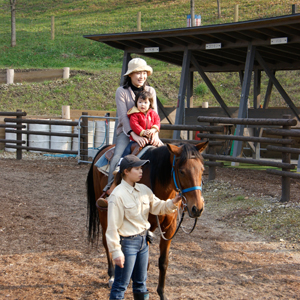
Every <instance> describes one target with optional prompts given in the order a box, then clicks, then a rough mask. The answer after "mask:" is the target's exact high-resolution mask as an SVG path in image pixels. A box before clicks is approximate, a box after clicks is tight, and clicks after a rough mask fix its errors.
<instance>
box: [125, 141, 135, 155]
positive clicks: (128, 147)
mask: <svg viewBox="0 0 300 300" xmlns="http://www.w3.org/2000/svg"><path fill="white" fill-rule="evenodd" d="M133 143H135V141H130V142H129V144H128V145H127V147H126V148H125V150H124V152H123V155H122V157H125V156H126V155H128V154H130V153H131V146H132V144H133Z"/></svg>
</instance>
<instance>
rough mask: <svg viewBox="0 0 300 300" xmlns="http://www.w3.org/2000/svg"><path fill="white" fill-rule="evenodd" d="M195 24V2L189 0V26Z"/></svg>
mask: <svg viewBox="0 0 300 300" xmlns="http://www.w3.org/2000/svg"><path fill="white" fill-rule="evenodd" d="M194 26H195V2H194V0H191V27H194Z"/></svg>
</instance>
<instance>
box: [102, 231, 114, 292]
mask: <svg viewBox="0 0 300 300" xmlns="http://www.w3.org/2000/svg"><path fill="white" fill-rule="evenodd" d="M102 240H103V245H104V248H105V251H106V257H107V263H108V268H107V274H108V276H109V280H108V286H109V287H110V288H111V287H112V285H113V283H114V279H115V268H114V264H113V260H112V256H111V254H110V253H109V251H108V247H107V244H106V238H105V234H104V236H102Z"/></svg>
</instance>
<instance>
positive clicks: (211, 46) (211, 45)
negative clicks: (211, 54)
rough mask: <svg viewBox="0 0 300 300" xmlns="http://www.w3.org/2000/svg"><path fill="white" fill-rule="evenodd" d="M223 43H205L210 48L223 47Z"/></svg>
mask: <svg viewBox="0 0 300 300" xmlns="http://www.w3.org/2000/svg"><path fill="white" fill-rule="evenodd" d="M221 48H222V45H221V43H213V44H205V49H206V50H209V49H221Z"/></svg>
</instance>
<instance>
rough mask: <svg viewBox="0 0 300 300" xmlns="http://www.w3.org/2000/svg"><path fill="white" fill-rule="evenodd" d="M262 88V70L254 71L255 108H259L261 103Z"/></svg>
mask: <svg viewBox="0 0 300 300" xmlns="http://www.w3.org/2000/svg"><path fill="white" fill-rule="evenodd" d="M260 88H261V71H260V70H255V71H254V93H253V108H255V109H257V108H258V106H259V103H260Z"/></svg>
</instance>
